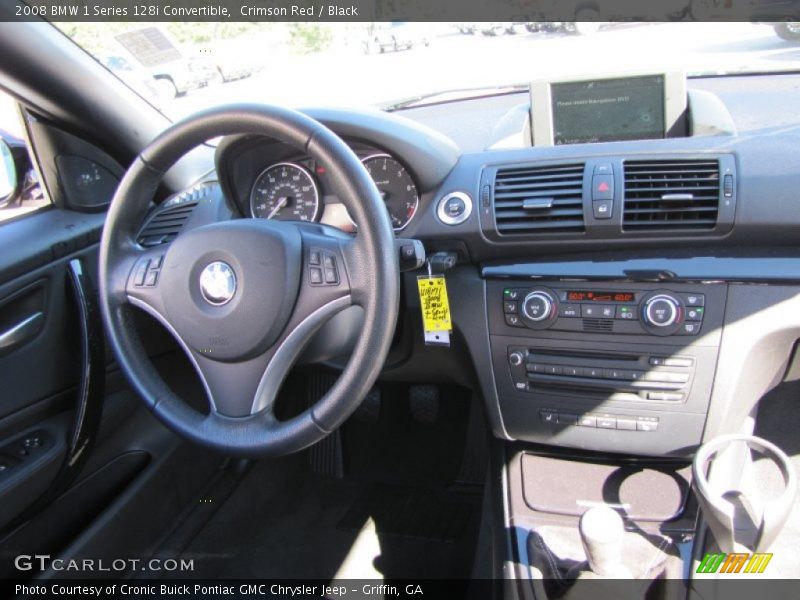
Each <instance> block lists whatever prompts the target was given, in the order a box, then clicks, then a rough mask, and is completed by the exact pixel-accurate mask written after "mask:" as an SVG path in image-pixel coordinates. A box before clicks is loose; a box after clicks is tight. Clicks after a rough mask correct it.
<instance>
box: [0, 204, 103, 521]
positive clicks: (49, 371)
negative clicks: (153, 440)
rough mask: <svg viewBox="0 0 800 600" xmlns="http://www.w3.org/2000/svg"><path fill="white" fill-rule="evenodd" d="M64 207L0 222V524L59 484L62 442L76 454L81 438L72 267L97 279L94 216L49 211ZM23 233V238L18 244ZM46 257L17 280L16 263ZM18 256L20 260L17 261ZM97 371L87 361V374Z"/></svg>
mask: <svg viewBox="0 0 800 600" xmlns="http://www.w3.org/2000/svg"><path fill="white" fill-rule="evenodd" d="M66 212H67V211H63V210H60V209H56V208H53V209H49V210H46V211H43V212H40V213H37V214H33V215H29V216H28V217H25V218H23V219H20V220H18V221H14V222H9V223H5V224H3V225H2V227H0V281H2V283H0V381H3V382H6V385H5V386H4V388H3V393H2V399H1V400H0V507H2V508H0V530H2V528H4V527H6V526H8V524H9V523H10V522H12V520H14V519H15V518H16V517H18V516H19V515H20V514H22V513H23V512H24V511H25V510H27V509H30V508H31V507H34V506H35V505H36V504H37V502H41V498H42V497H43V496H45V495H54V494H55V493H57V491H58V490H57V489H55V487H54V484H56V483H59V484H60V487H63V486H64V484H66V483H68V481H67V478H66V477H65V474H66V473H67V472H68V471H69V469H66V468H65V467H66V466H67V465H68V464H74V463H75V460H74V459H75V457H74V456H72V457H71V458H70V460H69V461H67V460H66V458H67V452H68V451H69V449H70V448H72V453H73V454H74V453H75V446H76V442H75V441H74V439H75V434H76V433H78V434H80V432H79V431H77V429H76V427H77V423H78V412H79V411H76V410H75V407H76V403H77V401H78V400H79V397H80V395H81V394H85V391H84V387H85V386H83V385H82V384H83V383H85V380H86V378H87V370H86V366H87V364H88V363H87V359H88V354H87V339H86V328H85V326H84V321H85V318H84V319H81V310H80V309H81V307H82V306H83V307H84V308H85V302H83V303H82V302H81V301H80V297H79V296H78V295H76V293H75V291H76V287H75V286H76V282H75V275H74V274H75V269H76V268H77V269H78V270H79V272H80V271H82V272H83V274H84V275H85V276H86V277H87V278H88V279H94V278H95V277H96V265H97V246H96V244H93V243H92V242H93V241H94V240H96V239H97V238H98V236H99V226H100V224H101V222H102V221H101V219H99V218H96V217H95V218H87V215H82V214H79V213H73V214H71V215H69V214H58V213H66ZM65 233H66V235H65ZM23 235H24V236H25V237H26V238H27V239H26V242H25V243H17V241H18V240H19V239H20V237H21V236H23ZM12 245H13V246H14V247H13V248H12V247H11V246H12ZM44 248H48V250H49V252H48V251H46V250H44ZM67 249H70V250H73V252H71V253H69V254H68V253H67V252H66V250H67ZM26 250H27V253H25V251H26ZM48 253H49V256H50V259H51V260H49V261H47V262H46V264H41V265H40V266H38V267H37V268H34V269H32V270H30V271H29V272H27V273H25V274H22V275H18V276H17V272H18V269H19V264H20V262H21V263H22V264H30V262H31V261H32V260H34V259H33V258H32V257H44V256H47V254H48ZM25 254H26V255H27V257H28V258H27V259H25V258H23V259H22V260H21V261H18V260H17V259H18V258H20V257H21V256H23V255H25ZM12 260H13V261H14V263H13V264H12V263H11V262H10V261H12ZM38 260H41V259H37V262H38ZM70 261H74V262H73V263H72V265H70ZM42 262H45V261H44V260H42ZM3 275H5V277H3ZM9 275H10V276H9ZM91 293H92V294H93V292H91ZM84 300H85V299H84ZM91 300H92V299H90V301H91ZM84 312H85V310H84ZM84 317H85V315H84ZM94 317H95V318H96V317H97V315H96V314H95V315H94ZM4 341H5V343H4ZM100 362H101V363H102V359H101V361H100ZM98 367H99V373H97V370H98ZM104 367H105V366H104V365H103V364H100V365H96V366H95V372H94V375H95V379H96V378H97V377H100V378H102V376H103V374H104V370H105V368H104ZM98 383H100V384H101V382H98ZM94 393H95V401H97V400H98V399H97V397H96V394H97V392H96V391H95V392H94ZM100 400H102V398H100ZM96 422H97V421H95V424H96ZM84 433H85V432H84ZM81 443H85V440H84V441H83V442H81ZM87 450H88V448H87ZM73 473H74V470H73Z"/></svg>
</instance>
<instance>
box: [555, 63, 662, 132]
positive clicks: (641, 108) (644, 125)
mask: <svg viewBox="0 0 800 600" xmlns="http://www.w3.org/2000/svg"><path fill="white" fill-rule="evenodd" d="M551 93H552V100H553V132H554V136H553V138H554V140H553V141H554V143H555V144H556V145H562V144H580V143H585V142H613V141H618V140H647V139H655V138H663V137H664V133H665V126H664V76H663V75H648V76H645V77H629V78H621V79H599V80H595V81H580V82H570V83H554V84H553V85H552V92H551Z"/></svg>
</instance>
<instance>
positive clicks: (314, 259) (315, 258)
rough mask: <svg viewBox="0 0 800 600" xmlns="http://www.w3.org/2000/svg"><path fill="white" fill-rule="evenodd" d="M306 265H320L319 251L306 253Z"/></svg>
mask: <svg viewBox="0 0 800 600" xmlns="http://www.w3.org/2000/svg"><path fill="white" fill-rule="evenodd" d="M308 264H310V265H318V264H320V252H319V250H316V249H314V250H311V251H310V252H309V253H308Z"/></svg>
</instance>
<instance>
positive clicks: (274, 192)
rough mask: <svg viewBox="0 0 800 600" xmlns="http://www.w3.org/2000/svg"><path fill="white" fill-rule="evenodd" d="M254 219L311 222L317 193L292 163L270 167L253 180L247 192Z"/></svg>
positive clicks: (309, 179) (305, 173)
mask: <svg viewBox="0 0 800 600" xmlns="http://www.w3.org/2000/svg"><path fill="white" fill-rule="evenodd" d="M250 210H251V211H252V213H253V216H254V217H259V218H261V219H280V220H283V221H314V220H315V219H316V218H317V213H318V212H319V190H318V189H317V184H316V183H315V182H314V178H313V177H312V176H311V173H309V172H308V171H307V170H306V169H304V168H303V167H301V166H300V165H298V164H295V163H288V162H287V163H278V164H276V165H272V166H271V167H269V168H268V169H266V170H265V171H264V172H262V173H261V175H259V176H258V178H257V179H256V182H255V184H254V185H253V190H252V191H251V192H250Z"/></svg>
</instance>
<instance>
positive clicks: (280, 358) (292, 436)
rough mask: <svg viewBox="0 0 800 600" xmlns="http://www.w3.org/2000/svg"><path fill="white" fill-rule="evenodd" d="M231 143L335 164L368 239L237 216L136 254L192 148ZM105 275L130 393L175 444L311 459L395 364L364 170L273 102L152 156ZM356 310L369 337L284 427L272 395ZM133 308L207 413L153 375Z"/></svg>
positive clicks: (312, 125) (384, 235)
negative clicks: (184, 359) (150, 324)
mask: <svg viewBox="0 0 800 600" xmlns="http://www.w3.org/2000/svg"><path fill="white" fill-rule="evenodd" d="M232 134H257V135H263V136H267V137H270V138H272V139H275V140H278V141H280V142H284V143H286V144H288V145H290V146H292V147H293V148H295V149H296V150H298V151H300V152H303V153H306V154H309V155H310V156H311V157H312V158H314V159H315V160H316V161H317V162H318V163H319V164H320V165H322V166H324V167H325V169H326V171H327V173H328V180H329V181H330V184H331V187H332V190H333V192H334V193H335V194H336V195H337V196H338V197H339V198H340V199H341V201H342V203H343V204H344V205H345V207H346V208H347V210H348V212H349V214H350V216H351V217H352V218H353V220H354V221H355V222H356V224H357V226H358V235H357V236H356V237H352V236H349V235H347V234H344V233H340V232H338V231H334V230H332V229H331V228H325V227H322V226H319V225H315V224H301V223H294V222H289V221H268V220H263V219H233V220H225V221H220V222H216V223H212V224H208V225H204V226H201V227H197V228H195V229H191V230H188V231H185V232H183V233H182V234H181V235H179V236H178V237H177V238H176V239H175V240H174V241H173V242H172V243H171V244H170V245H169V246H163V245H162V246H156V247H150V248H144V247H142V246H141V245H139V244H138V242H137V241H136V235H137V232H138V230H139V227H140V225H141V223H142V222H143V219H144V218H145V216H146V214H147V211H148V207H149V206H150V203H151V201H152V199H153V197H154V195H155V192H156V189H157V187H158V185H159V182H160V181H161V179H162V177H163V175H164V173H166V171H167V170H168V169H169V168H170V167H171V166H172V165H173V164H174V163H175V162H176V161H177V160H178V159H179V158H180V157H182V156H183V155H184V154H186V153H187V152H188V151H189V150H191V149H192V148H194V147H196V146H198V145H199V144H202V143H203V142H205V141H207V140H209V139H211V138H215V137H218V136H222V135H232ZM99 272H100V273H99V280H100V285H99V288H100V305H101V310H102V315H103V320H104V323H105V326H106V330H107V335H108V340H109V343H110V345H111V347H112V349H113V351H114V354H115V355H116V358H117V361H118V363H119V365H120V368H121V369H122V371H123V373H124V374H125V376H126V377H127V379H128V381H129V382H130V384H131V386H132V387H133V389H134V390H135V391H136V392H137V393H138V395H139V396H140V397H141V398H142V400H144V402H145V403H146V404H147V406H148V407H149V408H150V409H151V410H152V412H153V413H154V414H155V415H156V417H158V418H159V419H160V420H161V421H162V422H163V423H165V424H166V425H167V426H168V427H170V428H171V429H172V430H173V431H175V432H177V433H178V434H180V435H182V436H184V437H186V438H188V439H190V440H193V441H195V442H197V443H199V444H202V445H205V446H209V447H212V448H216V449H218V450H221V451H223V452H225V453H228V454H233V455H238V456H250V457H257V456H278V455H283V454H289V453H291V452H295V451H298V450H301V449H303V448H305V447H307V446H309V445H311V444H313V443H315V442H317V441H319V440H320V439H322V438H323V437H324V436H326V435H327V434H328V433H330V432H331V431H333V430H334V429H335V428H336V427H338V426H339V425H340V424H341V423H342V422H343V421H344V420H345V419H346V418H347V417H348V416H349V415H350V414H352V412H353V411H354V410H355V409H356V408H357V407H358V405H359V404H360V403H361V401H362V400H363V398H364V396H365V395H366V394H367V392H368V391H369V389H370V388H371V387H372V385H373V384H374V382H375V380H376V379H377V377H378V374H379V372H380V370H381V368H382V366H383V363H384V361H385V360H386V355H387V354H388V351H389V345H390V343H391V339H392V335H393V333H394V327H395V323H396V321H397V312H398V305H399V297H400V293H399V290H400V279H399V269H398V263H397V259H396V256H395V250H394V233H393V232H392V226H391V223H390V221H389V217H388V214H387V211H386V208H385V206H384V205H383V201H382V200H381V196H380V194H379V192H378V189H377V188H376V187H375V184H374V183H373V181H372V179H371V177H370V176H369V174H368V173H367V171H366V170H365V169H364V167H363V165H362V164H361V162H360V161H359V160H358V158H357V157H356V155H355V154H354V153H353V151H352V150H351V149H350V148H349V147H348V146H347V145H346V144H345V143H344V142H343V141H342V140H341V139H340V138H339V137H337V136H336V135H335V134H334V133H333V132H331V131H330V130H329V129H327V128H326V127H325V126H323V125H322V124H321V123H319V122H317V121H315V120H313V119H311V118H309V117H307V116H305V115H303V114H301V113H299V112H295V111H292V110H288V109H283V108H277V107H271V106H263V105H233V106H228V107H222V108H216V109H211V110H207V111H204V112H201V113H199V114H197V115H195V116H193V117H190V118H188V119H186V120H184V121H182V122H179V123H177V124H175V125H174V126H172V127H170V128H169V129H167V130H166V131H165V132H164V133H162V134H161V135H159V136H158V137H157V138H156V139H155V140H154V141H153V142H152V143H151V144H150V145H149V146H148V147H147V148H145V149H144V150H143V151H142V152H141V154H140V155H139V156H138V157H137V158H136V160H135V161H134V162H133V164H132V165H131V167H130V168H129V169H128V171H127V173H126V174H125V176H124V178H123V179H122V181H121V183H120V185H119V188H118V190H117V193H116V194H115V196H114V198H113V200H112V202H111V205H110V207H109V210H108V216H107V218H106V223H105V228H104V231H103V235H102V239H101V242H100V265H99ZM352 305H357V306H360V307H361V308H362V309H363V326H362V329H361V331H360V333H359V334H358V336H357V338H356V342H355V347H354V349H353V352H352V354H351V355H350V358H349V360H348V361H347V364H346V366H345V368H344V370H343V371H342V373H341V375H340V376H339V378H338V380H337V381H336V383H335V384H334V386H333V387H332V388H331V389H330V391H328V393H327V394H325V396H324V397H322V398H321V399H320V400H319V401H318V402H317V403H316V404H314V405H313V406H311V407H310V408H308V409H306V410H305V411H304V412H302V413H301V414H299V415H297V416H295V417H293V418H291V419H288V420H283V421H282V420H279V419H278V418H277V417H276V415H275V410H274V408H275V398H276V396H277V394H278V391H279V388H280V385H281V383H282V382H283V380H284V378H285V376H286V374H287V373H288V371H289V370H290V369H291V367H292V365H293V364H294V362H295V361H296V359H297V358H298V356H299V355H300V354H301V352H302V350H303V348H304V347H305V345H306V344H307V343H308V342H309V341H310V339H311V338H312V337H313V335H314V333H315V332H316V331H318V330H319V328H320V327H321V326H322V325H324V324H325V323H326V322H327V321H328V320H329V319H330V318H331V317H332V316H334V315H335V314H337V313H338V312H340V311H342V310H344V309H345V308H347V307H349V306H352ZM132 306H135V307H139V308H141V309H143V310H145V311H146V312H148V313H150V314H151V315H152V316H153V317H155V318H156V319H157V320H158V321H160V322H161V323H162V324H163V325H164V326H165V327H166V328H167V329H168V330H169V331H170V332H171V333H172V335H173V336H174V337H175V339H176V340H177V342H178V343H179V344H180V345H181V346H182V347H183V349H184V350H185V352H186V354H187V355H188V357H189V358H190V360H191V362H192V363H193V365H194V367H195V369H196V371H197V373H198V375H199V376H200V379H201V380H202V383H203V386H204V387H205V390H206V393H207V396H208V400H209V403H210V408H209V412H208V414H203V413H201V412H198V411H196V410H194V409H192V408H191V407H190V406H188V405H187V404H186V403H185V402H183V401H182V400H181V399H180V398H179V397H178V396H176V395H175V394H174V393H173V392H172V391H171V390H170V388H169V387H168V386H167V384H166V383H165V382H164V381H163V379H162V378H161V377H160V376H159V374H158V373H157V372H156V370H155V368H154V367H153V365H152V363H151V362H150V360H149V359H148V356H147V354H146V352H145V350H144V348H143V346H142V344H141V341H140V339H139V336H138V334H137V332H136V329H135V324H134V320H133V318H132V308H131V307H132Z"/></svg>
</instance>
